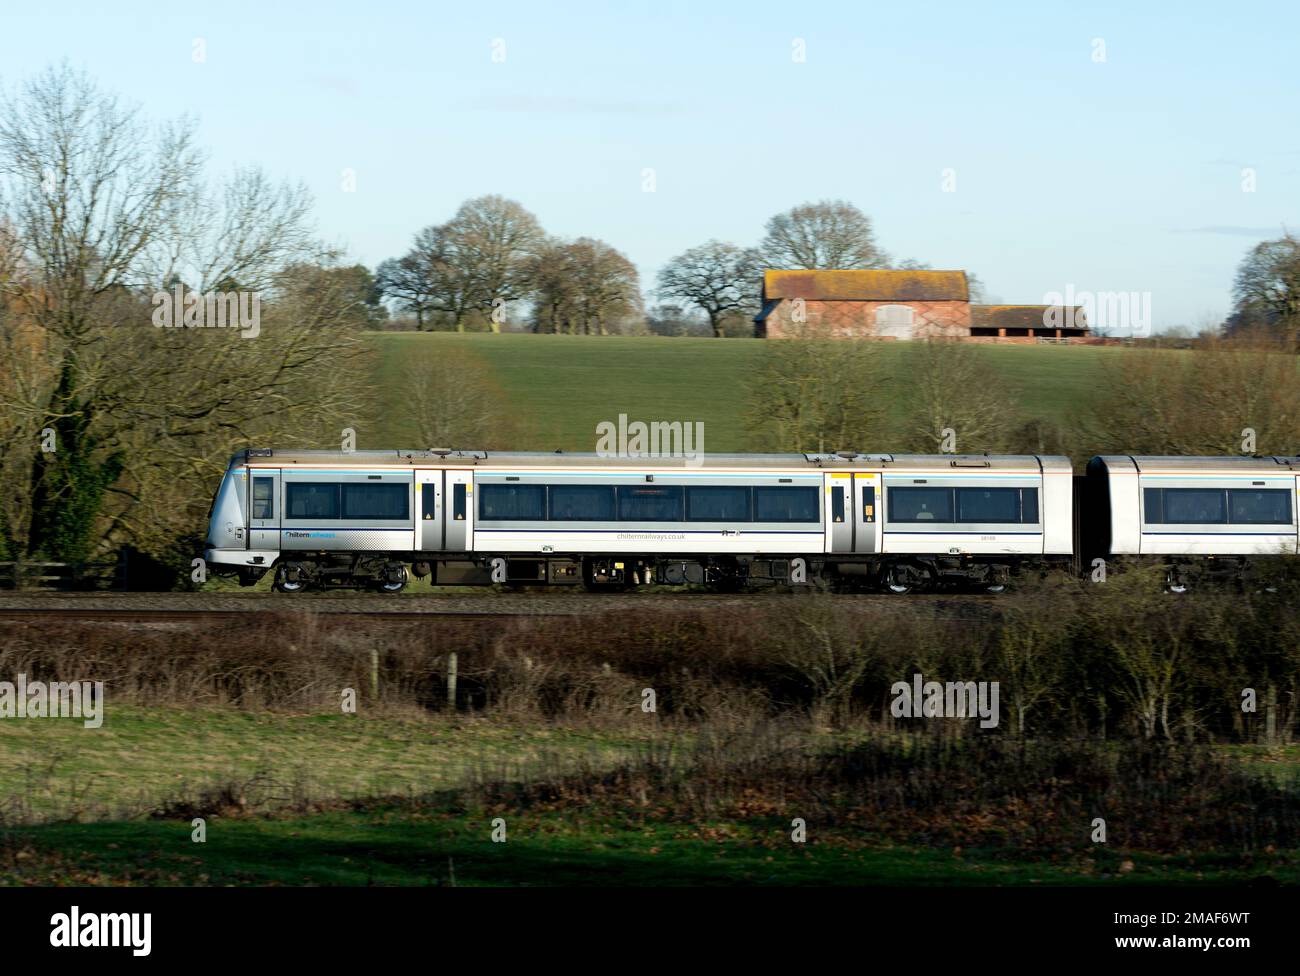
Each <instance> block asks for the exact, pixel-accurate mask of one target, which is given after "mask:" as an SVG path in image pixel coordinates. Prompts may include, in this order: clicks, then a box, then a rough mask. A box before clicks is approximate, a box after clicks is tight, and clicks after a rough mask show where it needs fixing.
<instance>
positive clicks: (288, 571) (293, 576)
mask: <svg viewBox="0 0 1300 976" xmlns="http://www.w3.org/2000/svg"><path fill="white" fill-rule="evenodd" d="M272 588H273V589H276V590H279V591H280V592H281V593H301V592H302V591H303V590H305V589H307V580H306V578H305V577H303V576H302V575H300V571H299V568H298V567H297V566H277V567H276V569H275V583H274V584H272Z"/></svg>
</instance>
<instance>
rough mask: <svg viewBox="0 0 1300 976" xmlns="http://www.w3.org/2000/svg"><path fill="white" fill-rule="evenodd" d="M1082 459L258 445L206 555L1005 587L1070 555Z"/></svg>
mask: <svg viewBox="0 0 1300 976" xmlns="http://www.w3.org/2000/svg"><path fill="white" fill-rule="evenodd" d="M1071 491H1072V478H1071V470H1070V462H1069V460H1068V459H1066V458H1050V457H1043V458H1040V457H1034V456H1026V457H1013V456H1005V457H1004V456H995V457H990V456H985V455H981V456H971V457H963V456H954V455H937V456H920V455H888V454H878V455H863V454H854V453H850V452H845V453H842V454H831V455H814V454H796V455H715V456H711V457H708V458H707V459H703V460H700V461H692V460H691V459H685V458H632V459H617V458H604V457H599V456H597V455H593V454H561V453H556V454H539V453H499V454H498V453H493V454H488V453H486V452H482V451H477V452H470V451H464V452H459V451H458V452H451V451H368V452H361V451H358V452H353V453H338V452H320V451H271V450H261V451H246V452H243V453H241V454H239V455H236V456H235V457H234V458H233V459H232V460H231V463H230V465H229V467H228V469H227V472H226V476H225V479H224V480H223V482H222V486H221V489H220V491H219V492H218V495H217V498H216V501H215V502H214V506H213V512H212V515H211V519H210V526H209V535H208V546H209V548H208V551H207V559H208V562H209V564H210V565H212V566H213V568H214V569H215V570H216V571H218V572H234V573H237V574H238V575H239V576H240V579H241V581H243V582H245V583H251V582H255V581H256V580H257V579H258V578H260V576H261V575H262V574H264V573H265V572H266V571H267V570H269V569H272V568H274V569H275V571H276V581H277V586H278V587H279V588H280V589H282V590H289V591H292V590H296V589H302V588H305V587H306V586H309V585H313V584H317V585H328V584H330V583H346V584H348V585H355V584H356V583H358V582H364V581H370V582H373V583H375V584H376V585H378V586H379V587H381V588H383V589H389V590H396V589H400V588H401V587H402V586H403V585H405V583H406V580H407V570H406V566H407V565H410V566H411V567H412V569H413V571H414V573H415V575H416V576H419V577H426V576H427V577H431V579H432V581H433V582H435V583H438V584H444V583H486V582H491V581H497V582H512V583H576V582H580V581H581V582H585V583H586V584H588V585H589V586H596V587H598V586H602V585H603V586H625V585H630V584H632V583H636V582H661V583H670V584H676V583H712V584H716V585H739V584H743V583H745V582H748V581H751V580H768V581H784V582H803V581H807V582H812V581H813V580H815V579H817V578H826V577H840V578H856V579H859V580H866V581H869V582H872V583H878V584H881V585H885V586H887V587H888V588H890V589H892V590H894V591H895V592H906V591H907V590H910V589H912V588H915V587H921V586H932V585H935V584H938V583H940V582H942V581H945V580H951V579H963V580H968V581H973V582H975V583H979V584H981V585H986V586H988V587H990V588H994V589H996V588H1000V587H1001V586H1002V585H1003V584H1004V582H1005V578H1006V576H1007V574H1008V573H1009V572H1011V571H1012V570H1013V569H1014V568H1015V567H1016V565H1018V564H1019V563H1020V562H1021V561H1023V560H1025V559H1039V558H1042V557H1045V556H1064V557H1068V556H1069V555H1070V553H1071V544H1072V538H1073V536H1072V527H1071V513H1072V501H1071Z"/></svg>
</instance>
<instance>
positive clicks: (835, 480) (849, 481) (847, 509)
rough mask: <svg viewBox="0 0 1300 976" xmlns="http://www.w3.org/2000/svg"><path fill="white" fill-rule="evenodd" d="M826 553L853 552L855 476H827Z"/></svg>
mask: <svg viewBox="0 0 1300 976" xmlns="http://www.w3.org/2000/svg"><path fill="white" fill-rule="evenodd" d="M826 551H827V552H852V551H853V475H851V474H828V475H827V476H826Z"/></svg>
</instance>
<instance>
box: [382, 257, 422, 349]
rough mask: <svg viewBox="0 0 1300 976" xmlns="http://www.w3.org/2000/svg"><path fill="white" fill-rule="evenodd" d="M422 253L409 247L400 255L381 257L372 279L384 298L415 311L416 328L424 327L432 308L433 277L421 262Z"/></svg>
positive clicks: (407, 309)
mask: <svg viewBox="0 0 1300 976" xmlns="http://www.w3.org/2000/svg"><path fill="white" fill-rule="evenodd" d="M423 256H424V255H423V254H422V253H420V252H417V251H415V250H414V249H412V250H411V251H409V252H408V253H406V254H404V255H402V256H401V257H400V258H389V259H388V260H387V261H382V262H380V264H379V267H378V268H376V269H375V283H376V284H377V286H378V287H379V292H380V294H382V295H383V296H384V297H385V298H388V299H391V300H392V301H394V302H396V304H397V307H398V308H400V309H402V310H403V311H406V312H411V313H412V314H414V315H415V328H416V330H417V331H420V332H423V331H424V320H425V316H427V315H428V314H429V313H430V312H431V311H433V309H434V305H433V298H434V296H433V290H432V289H433V277H432V275H431V274H430V273H429V271H428V270H427V269H426V267H425V265H424V261H423V260H422V259H423Z"/></svg>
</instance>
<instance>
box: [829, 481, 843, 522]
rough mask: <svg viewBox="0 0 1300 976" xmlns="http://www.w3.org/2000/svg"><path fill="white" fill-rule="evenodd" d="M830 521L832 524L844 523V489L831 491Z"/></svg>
mask: <svg viewBox="0 0 1300 976" xmlns="http://www.w3.org/2000/svg"><path fill="white" fill-rule="evenodd" d="M831 521H832V522H843V521H844V489H843V488H832V489H831Z"/></svg>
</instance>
